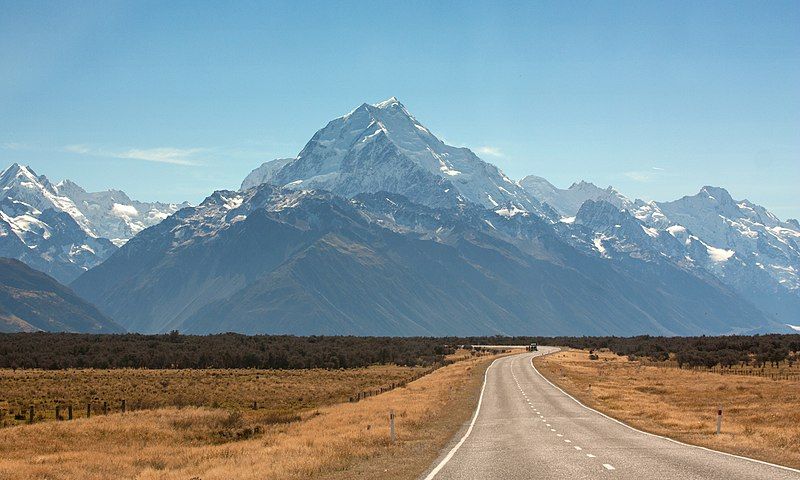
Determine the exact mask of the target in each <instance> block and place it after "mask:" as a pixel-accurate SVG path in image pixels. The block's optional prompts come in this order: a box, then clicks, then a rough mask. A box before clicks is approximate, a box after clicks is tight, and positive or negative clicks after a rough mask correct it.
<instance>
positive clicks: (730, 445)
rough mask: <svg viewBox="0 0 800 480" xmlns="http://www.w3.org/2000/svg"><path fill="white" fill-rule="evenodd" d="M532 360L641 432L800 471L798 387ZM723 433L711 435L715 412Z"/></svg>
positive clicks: (564, 359)
mask: <svg viewBox="0 0 800 480" xmlns="http://www.w3.org/2000/svg"><path fill="white" fill-rule="evenodd" d="M597 353H598V355H599V359H598V360H590V359H589V353H588V352H587V351H583V350H569V351H565V352H560V353H557V354H553V355H547V356H544V357H538V358H537V359H536V360H535V364H536V368H537V369H539V371H540V372H541V373H542V374H543V375H545V376H546V377H547V378H548V379H550V380H551V381H552V382H554V383H556V384H558V385H559V386H560V387H561V388H563V389H564V390H566V391H568V392H569V393H570V394H572V395H574V396H575V397H577V398H578V399H580V400H581V401H582V402H584V403H585V404H587V405H589V406H591V407H593V408H596V409H598V410H600V411H602V412H604V413H606V414H608V415H611V416H612V417H614V418H617V419H619V420H622V421H624V422H626V423H628V424H630V425H632V426H634V427H637V428H640V429H642V430H645V431H648V432H652V433H656V434H659V435H664V436H668V437H671V438H675V439H677V440H681V441H684V442H687V443H692V444H695V445H702V446H705V447H709V448H713V449H715V450H721V451H725V452H729V453H734V454H738V455H744V456H748V457H752V458H757V459H761V460H766V461H769V462H773V463H778V464H781V465H787V466H792V467H795V468H797V467H800V408H798V405H800V382H798V381H796V380H770V379H767V378H760V377H753V376H743V375H720V374H718V373H712V372H700V371H690V370H679V369H674V368H658V367H654V366H646V365H642V364H641V363H640V362H639V361H635V360H634V361H631V360H628V359H627V358H626V357H620V356H617V355H614V354H612V353H610V352H597ZM719 405H722V407H723V422H722V434H720V435H715V434H714V432H715V428H716V418H717V407H718V406H719Z"/></svg>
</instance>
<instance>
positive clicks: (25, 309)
mask: <svg viewBox="0 0 800 480" xmlns="http://www.w3.org/2000/svg"><path fill="white" fill-rule="evenodd" d="M34 331H48V332H91V333H120V332H123V331H124V330H123V329H122V327H120V326H119V325H117V324H116V323H114V322H113V321H111V320H110V319H109V318H108V317H106V316H104V315H103V314H101V313H100V312H99V311H98V310H97V308H95V307H94V306H92V305H90V304H89V303H87V302H86V301H84V300H82V299H80V298H79V297H78V296H77V295H75V294H74V293H73V292H72V291H71V290H70V289H69V288H67V287H64V286H63V285H61V284H60V283H58V282H57V281H55V280H54V279H52V278H50V277H48V276H47V275H45V274H44V273H41V272H38V271H36V270H33V269H32V268H30V267H28V266H27V265H25V264H24V263H22V262H20V261H18V260H13V259H8V258H0V332H34Z"/></svg>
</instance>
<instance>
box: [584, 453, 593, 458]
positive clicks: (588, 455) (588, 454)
mask: <svg viewBox="0 0 800 480" xmlns="http://www.w3.org/2000/svg"><path fill="white" fill-rule="evenodd" d="M586 456H587V457H589V458H595V456H594V455H592V454H591V453H587V454H586Z"/></svg>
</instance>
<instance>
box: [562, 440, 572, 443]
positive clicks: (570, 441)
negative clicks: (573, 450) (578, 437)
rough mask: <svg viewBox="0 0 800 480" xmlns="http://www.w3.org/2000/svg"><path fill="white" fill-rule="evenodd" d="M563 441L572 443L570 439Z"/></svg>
mask: <svg viewBox="0 0 800 480" xmlns="http://www.w3.org/2000/svg"><path fill="white" fill-rule="evenodd" d="M564 442H565V443H572V440H564Z"/></svg>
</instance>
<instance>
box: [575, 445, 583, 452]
mask: <svg viewBox="0 0 800 480" xmlns="http://www.w3.org/2000/svg"><path fill="white" fill-rule="evenodd" d="M575 450H578V451H580V450H583V449H582V448H581V447H579V446H577V445H575Z"/></svg>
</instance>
